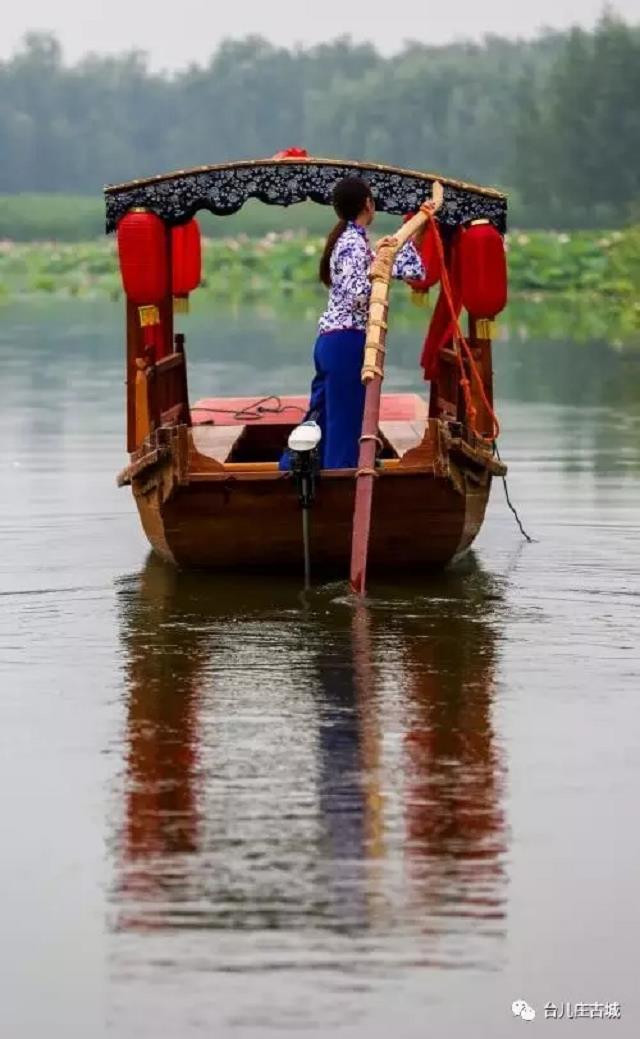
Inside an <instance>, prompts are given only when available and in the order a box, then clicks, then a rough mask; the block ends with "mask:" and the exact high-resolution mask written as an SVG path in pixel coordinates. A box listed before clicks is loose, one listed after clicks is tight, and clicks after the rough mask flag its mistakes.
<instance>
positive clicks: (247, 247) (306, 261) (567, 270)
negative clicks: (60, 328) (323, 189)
mask: <svg viewBox="0 0 640 1039" xmlns="http://www.w3.org/2000/svg"><path fill="white" fill-rule="evenodd" d="M321 248H322V239H321V237H319V236H317V235H310V234H308V233H305V232H296V231H293V230H287V231H284V232H281V233H277V232H270V233H268V234H266V235H263V236H261V237H259V238H250V237H248V236H247V235H243V234H239V235H236V236H234V237H228V238H224V239H205V241H204V278H203V284H202V287H201V289H200V290H199V292H198V293H197V301H198V304H199V305H206V304H207V303H211V302H215V303H216V304H218V305H220V304H222V303H224V304H225V305H229V306H241V305H242V304H243V303H248V302H251V303H255V302H261V303H267V304H269V303H271V304H272V305H274V306H281V305H285V304H289V305H291V306H293V307H295V306H296V305H307V304H308V305H314V306H315V305H316V303H317V304H318V305H319V304H320V301H321V298H322V292H323V290H322V287H321V286H319V285H318V282H317V267H318V260H319V256H320V251H321ZM507 248H508V254H509V270H510V296H511V306H510V314H511V315H512V318H513V320H514V321H517V322H519V323H520V324H522V323H523V322H524V323H525V324H526V325H527V326H529V325H530V324H531V323H532V322H533V324H534V325H535V326H536V327H537V328H538V330H541V328H540V325H541V322H542V324H543V325H544V331H545V333H546V334H548V335H553V334H554V333H553V328H554V327H555V326H557V325H558V322H560V324H561V325H563V326H564V327H565V328H566V325H567V322H568V321H570V322H571V324H572V331H573V332H574V334H577V335H579V336H580V335H582V336H587V337H593V336H597V335H599V334H606V335H607V336H608V337H609V338H611V337H614V338H620V339H622V340H625V341H626V340H627V339H629V338H638V336H640V303H639V302H638V300H639V298H640V227H634V228H630V229H628V230H625V231H612V232H610V233H605V234H603V233H597V232H589V231H579V232H575V233H573V234H568V233H555V232H548V231H537V232H527V233H519V232H517V231H516V232H512V233H511V234H510V235H508V237H507ZM121 295H122V288H121V284H120V277H119V274H118V267H117V259H116V256H115V243H114V240H113V238H110V239H107V238H104V239H96V240H94V241H87V242H76V243H63V244H61V243H58V242H53V241H50V242H28V243H18V242H12V241H2V242H0V300H3V301H5V302H6V301H17V300H28V299H37V298H51V297H56V298H63V299H64V298H69V299H73V298H78V299H110V300H113V301H117V300H118V299H120V298H121ZM433 299H434V294H433V292H432V294H431V298H430V300H429V301H427V305H431V304H432V303H433ZM394 307H396V308H397V309H398V312H399V313H400V314H404V316H405V320H411V317H410V314H411V311H413V308H411V307H410V306H409V293H408V292H406V293H405V292H404V291H401V292H397V293H396V296H395V302H394ZM415 316H417V315H415ZM574 325H575V328H574V327H573V326H574Z"/></svg>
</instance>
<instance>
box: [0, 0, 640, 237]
mask: <svg viewBox="0 0 640 1039" xmlns="http://www.w3.org/2000/svg"><path fill="white" fill-rule="evenodd" d="M291 145H299V146H304V147H306V148H307V149H308V150H309V152H310V153H311V154H317V155H329V156H335V157H347V158H360V159H369V160H374V161H380V162H390V163H394V164H396V165H399V166H408V167H415V168H421V169H428V170H436V171H438V172H439V173H442V174H444V175H450V176H453V177H460V178H463V179H467V180H472V181H477V182H479V183H482V184H494V185H498V186H501V187H504V188H506V189H507V190H510V191H511V192H512V214H513V217H514V218H516V219H517V221H518V222H519V223H521V224H522V225H526V224H529V225H532V226H533V225H537V226H540V227H544V226H557V225H564V226H599V225H602V226H604V225H611V226H613V225H619V224H623V223H625V222H628V221H630V220H633V219H637V218H638V215H639V214H640V27H638V26H633V25H629V24H627V23H625V22H624V21H622V20H620V19H619V18H617V17H616V16H615V15H613V14H612V13H611V12H606V13H605V14H604V15H603V16H602V18H601V19H600V21H599V23H598V25H597V26H596V27H595V29H594V30H593V31H586V30H581V29H577V28H576V29H573V30H571V31H570V32H566V33H564V32H563V33H560V32H545V33H543V34H541V35H540V36H538V37H537V38H536V39H534V40H530V41H522V40H508V39H503V38H501V37H496V36H490V37H487V38H485V40H484V41H483V42H482V43H477V44H475V43H453V44H449V45H446V46H437V47H436V46H429V45H426V44H423V43H417V42H414V43H409V44H407V45H406V46H405V47H404V49H403V50H402V52H401V53H399V54H396V55H394V56H393V57H388V58H386V57H383V56H381V55H380V54H379V53H378V52H377V51H376V50H375V48H374V47H373V46H371V45H369V44H357V43H353V42H352V41H350V40H349V39H338V40H336V41H334V42H331V43H326V44H322V45H320V46H315V47H310V48H296V49H286V48H283V47H278V46H275V45H273V44H271V43H269V42H267V41H266V40H264V39H262V38H260V37H255V36H249V37H247V38H246V39H242V40H227V41H225V42H223V43H222V44H221V45H220V46H219V47H218V49H217V50H216V51H215V53H214V54H213V55H212V57H211V59H210V61H209V62H208V64H207V65H204V66H198V65H193V66H191V67H189V68H187V69H185V70H183V71H181V72H178V73H175V74H173V75H168V74H158V73H155V72H152V71H150V69H149V68H148V65H147V62H146V59H145V56H144V55H143V54H142V53H140V52H133V53H130V54H123V55H122V56H117V57H105V56H95V55H91V56H88V57H86V58H84V59H83V60H81V61H80V62H78V63H77V64H75V65H67V64H65V62H64V60H63V55H62V51H61V48H60V45H59V43H58V42H57V40H56V39H55V37H53V36H51V35H48V34H30V35H28V36H27V37H26V38H25V40H24V42H23V45H22V46H21V48H20V49H19V50H18V52H17V53H15V54H14V55H13V56H12V57H11V58H9V59H8V60H7V61H4V62H2V63H0V155H1V156H2V161H1V162H0V192H2V193H6V194H11V193H17V192H58V193H76V194H93V195H95V194H96V193H98V192H99V191H100V189H101V187H102V185H103V184H104V183H108V182H115V181H120V180H126V179H129V178H131V177H139V176H144V175H145V174H153V173H157V172H160V171H163V170H169V169H173V168H176V167H185V166H190V165H200V164H206V163H213V162H221V161H224V160H226V159H232V158H248V157H255V156H263V155H270V154H272V153H273V152H274V151H276V150H278V149H280V148H283V147H287V146H291Z"/></svg>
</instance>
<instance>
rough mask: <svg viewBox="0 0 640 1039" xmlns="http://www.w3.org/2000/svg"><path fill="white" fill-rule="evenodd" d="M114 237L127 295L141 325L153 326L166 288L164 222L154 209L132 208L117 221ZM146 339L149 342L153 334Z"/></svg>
mask: <svg viewBox="0 0 640 1039" xmlns="http://www.w3.org/2000/svg"><path fill="white" fill-rule="evenodd" d="M117 238H118V255H119V258H120V274H121V277H122V286H123V288H124V291H125V293H126V296H127V299H129V300H131V302H132V303H135V304H136V306H137V307H138V313H139V315H140V324H141V325H142V327H143V328H145V329H147V328H149V329H153V327H154V326H156V325H158V324H159V323H160V313H159V311H158V307H159V306H160V304H161V302H162V300H163V299H164V298H165V296H167V295H168V292H169V268H168V264H167V244H166V236H165V227H164V224H163V222H162V220H161V219H160V217H159V216H156V215H155V213H149V212H147V211H146V210H144V209H132V210H130V212H129V213H125V215H124V216H123V218H122V220H121V221H120V223H119V224H118V231H117ZM147 339H148V342H149V344H150V343H151V342H153V335H152V334H150V335H149V336H148V337H147Z"/></svg>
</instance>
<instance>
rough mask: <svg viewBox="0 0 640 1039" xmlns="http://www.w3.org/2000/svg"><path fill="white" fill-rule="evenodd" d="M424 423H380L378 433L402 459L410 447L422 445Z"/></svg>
mask: <svg viewBox="0 0 640 1039" xmlns="http://www.w3.org/2000/svg"><path fill="white" fill-rule="evenodd" d="M425 428H426V421H422V422H380V432H381V433H382V435H383V437H384V438H385V440H387V441H388V443H389V444H390V445H391V447H392V448H393V450H394V451H395V452H396V454H397V455H398V458H402V456H403V455H404V454H406V453H407V451H410V450H411V448H412V447H417V446H418V444H420V443H422V438H423V437H424V431H425Z"/></svg>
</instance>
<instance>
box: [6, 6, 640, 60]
mask: <svg viewBox="0 0 640 1039" xmlns="http://www.w3.org/2000/svg"><path fill="white" fill-rule="evenodd" d="M614 6H615V8H616V10H617V11H618V12H619V13H620V14H621V15H623V16H624V17H626V18H627V19H629V20H633V21H640V0H617V2H616V3H615V5H614ZM2 7H3V11H2V16H1V17H0V24H1V26H2V34H1V39H0V56H2V57H6V56H7V55H9V54H11V53H12V52H13V51H14V50H15V48H16V46H17V44H18V43H19V41H20V39H21V38H22V36H23V35H24V33H25V32H27V31H28V30H30V29H44V30H50V31H53V32H55V33H56V35H57V36H58V38H59V39H60V41H61V42H62V44H63V46H64V49H65V55H66V57H67V58H68V59H69V60H75V59H76V58H78V57H79V56H80V55H82V54H84V53H86V52H87V51H100V52H105V51H123V50H128V49H132V48H135V49H141V50H146V51H148V53H149V55H150V58H151V62H152V64H153V66H154V67H156V68H158V67H161V68H164V67H166V68H175V67H180V66H184V65H186V64H188V63H189V62H190V61H197V62H202V61H203V60H204V59H206V58H207V57H208V56H209V55H210V53H211V51H212V50H213V49H214V48H215V46H216V44H217V43H218V42H219V41H220V39H222V38H223V37H225V36H244V35H246V34H248V33H259V34H261V35H263V36H266V37H267V38H268V39H270V40H272V41H274V42H276V43H282V44H288V45H290V44H292V43H297V42H299V43H305V44H308V43H316V42H318V41H320V40H328V39H333V38H335V37H336V36H339V35H343V34H350V35H351V36H352V37H353V38H354V39H357V40H362V39H367V40H372V41H373V42H374V43H375V44H376V45H377V46H378V47H379V49H380V50H382V51H383V52H385V53H389V52H392V51H394V50H396V49H397V48H398V47H399V46H400V45H401V44H402V42H403V41H404V40H406V39H408V38H411V39H417V40H420V41H423V42H433V43H440V42H443V41H445V40H451V39H455V38H459V37H462V36H466V37H478V36H481V35H482V34H483V33H485V32H491V33H500V34H503V35H508V36H517V35H526V36H530V35H532V34H533V33H535V32H536V30H537V29H539V28H540V27H541V26H543V25H546V26H551V27H553V28H564V27H566V26H567V25H571V24H574V23H576V22H577V23H580V24H582V25H586V26H589V25H592V24H593V22H594V21H595V20H596V18H597V17H598V15H599V13H600V11H601V10H602V7H603V0H527V2H524V0H395V2H394V0H382V2H381V0H370V2H369V3H364V2H363V0H317V3H309V2H308V0H307V2H305V0H237V2H233V0H231V2H229V0H222V2H221V0H178V2H176V0H102V2H98V0H85V2H82V0H4V3H3V4H2Z"/></svg>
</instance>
